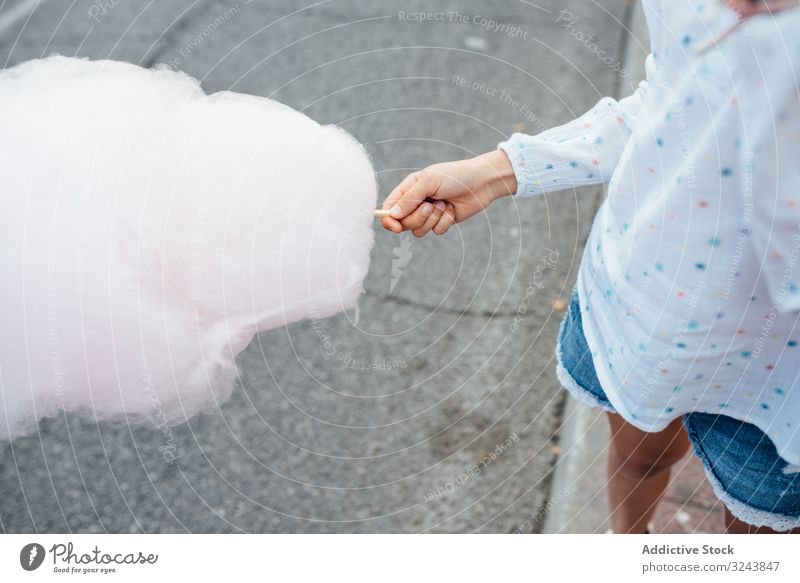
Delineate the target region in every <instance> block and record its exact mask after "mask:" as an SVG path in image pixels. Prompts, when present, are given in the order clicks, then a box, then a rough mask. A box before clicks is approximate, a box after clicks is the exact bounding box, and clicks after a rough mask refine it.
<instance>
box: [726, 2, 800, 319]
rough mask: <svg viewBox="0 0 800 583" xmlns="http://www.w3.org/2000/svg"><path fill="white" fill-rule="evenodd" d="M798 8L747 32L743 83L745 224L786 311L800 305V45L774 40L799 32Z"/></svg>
mask: <svg viewBox="0 0 800 583" xmlns="http://www.w3.org/2000/svg"><path fill="white" fill-rule="evenodd" d="M790 12H794V14H787V15H786V16H784V17H782V18H780V19H776V21H775V22H771V23H764V24H760V25H759V26H758V27H757V28H754V29H753V34H751V35H749V36H748V37H744V36H743V37H742V38H741V39H740V41H741V42H740V47H738V48H739V49H740V51H741V52H740V53H739V55H738V57H739V59H738V60H739V72H738V75H737V77H738V83H737V87H736V100H737V102H738V106H739V108H740V112H741V113H740V115H741V121H742V125H741V129H740V132H741V134H740V135H741V138H740V141H741V146H740V149H739V150H740V156H741V161H740V168H741V169H742V175H741V176H740V184H741V192H742V196H743V205H742V208H743V229H742V232H744V233H745V234H747V235H749V239H750V243H751V245H752V246H753V249H754V251H755V260H756V261H758V262H760V267H761V278H762V280H763V282H764V283H765V284H766V287H767V289H768V290H769V294H770V299H771V300H772V303H773V305H774V306H775V307H776V309H777V310H778V311H780V312H793V311H797V310H800V164H798V159H800V97H799V96H798V89H799V88H800V81H798V79H800V54H799V53H800V51H798V50H797V48H796V46H795V45H792V49H791V51H790V50H787V49H786V48H785V47H786V45H785V43H775V42H774V39H775V38H789V35H791V34H796V27H797V26H800V9H795V10H794V11H790ZM781 27H783V28H786V30H774V28H781ZM778 47H780V48H778Z"/></svg>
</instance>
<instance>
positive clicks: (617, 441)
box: [608, 413, 689, 533]
mask: <svg viewBox="0 0 800 583" xmlns="http://www.w3.org/2000/svg"><path fill="white" fill-rule="evenodd" d="M608 421H609V424H610V425H611V444H610V447H609V452H608V498H609V503H610V506H611V527H612V528H613V529H614V532H615V533H643V532H645V531H646V530H647V523H648V522H649V521H650V519H651V518H652V516H653V512H655V509H656V504H658V501H659V500H660V499H661V496H662V494H663V493H664V489H665V488H666V487H667V483H668V482H669V470H670V468H671V467H672V465H673V464H674V463H675V462H677V461H679V460H680V459H681V458H682V457H683V456H684V455H685V454H686V451H687V450H688V449H689V440H688V438H687V436H686V432H685V431H684V429H683V424H682V423H681V420H680V419H676V420H675V421H673V422H672V423H670V424H669V425H668V426H667V428H666V429H664V430H663V431H660V432H658V433H647V432H645V431H642V430H641V429H638V428H637V427H635V426H633V425H631V424H630V423H628V422H627V421H625V420H624V419H623V418H622V417H620V416H619V415H617V414H614V413H609V414H608Z"/></svg>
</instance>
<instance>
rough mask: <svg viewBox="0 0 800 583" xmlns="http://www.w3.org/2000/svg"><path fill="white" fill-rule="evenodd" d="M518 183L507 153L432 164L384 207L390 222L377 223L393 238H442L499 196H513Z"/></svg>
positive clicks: (397, 190)
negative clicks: (389, 213) (399, 235)
mask: <svg viewBox="0 0 800 583" xmlns="http://www.w3.org/2000/svg"><path fill="white" fill-rule="evenodd" d="M516 190H517V181H516V178H515V177H514V169H513V168H512V167H511V162H509V160H508V156H506V154H505V152H503V151H502V150H496V151H494V152H489V153H488V154H483V155H482V156H477V157H475V158H471V159H469V160H460V161H457V162H445V163H443V164H434V165H433V166H428V167H427V168H425V169H424V170H420V171H419V172H414V173H412V174H409V175H408V176H406V178H405V180H403V181H402V182H401V183H400V184H399V185H398V186H397V187H396V188H395V189H394V190H393V191H392V192H391V193H390V194H389V196H388V197H387V198H386V200H385V201H384V202H383V208H384V209H387V210H388V209H392V216H391V217H385V218H383V219H381V224H382V225H383V228H384V229H387V230H389V231H392V232H394V233H401V232H403V231H409V230H410V231H411V232H412V233H413V234H414V235H415V236H416V237H422V236H423V235H425V234H427V233H428V232H430V231H431V230H433V232H434V233H436V234H437V235H443V234H445V233H446V232H447V230H448V229H449V228H450V227H452V226H453V225H454V224H455V223H460V222H461V221H463V220H465V219H468V218H469V217H471V216H472V215H474V214H476V213H478V212H480V211H482V210H483V209H485V208H486V207H487V206H489V204H490V203H491V202H492V201H494V200H496V199H498V198H501V197H503V196H507V195H509V194H513V193H515V192H516Z"/></svg>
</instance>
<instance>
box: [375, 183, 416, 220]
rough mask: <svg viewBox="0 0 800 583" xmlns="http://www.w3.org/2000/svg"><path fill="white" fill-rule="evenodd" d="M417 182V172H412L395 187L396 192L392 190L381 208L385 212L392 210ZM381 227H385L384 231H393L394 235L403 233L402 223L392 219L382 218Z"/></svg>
mask: <svg viewBox="0 0 800 583" xmlns="http://www.w3.org/2000/svg"><path fill="white" fill-rule="evenodd" d="M416 181H417V172H412V173H411V174H409V175H408V176H406V177H405V178H404V179H403V181H402V182H401V183H400V184H398V185H397V186H395V187H394V190H392V192H390V193H389V196H387V197H386V200H384V201H383V204H382V205H381V208H382V209H383V210H389V209H390V208H392V207H393V206H394V204H395V202H397V200H399V199H400V197H401V196H403V193H405V192H406V191H407V190H408V189H409V188H411V187H412V186H413V184H414V183H415V182H416ZM381 225H382V226H383V228H384V229H386V230H388V231H392V232H394V233H402V232H403V226H402V225H401V224H400V221H398V220H397V219H394V218H392V217H384V218H382V219H381Z"/></svg>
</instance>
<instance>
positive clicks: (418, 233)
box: [411, 200, 445, 237]
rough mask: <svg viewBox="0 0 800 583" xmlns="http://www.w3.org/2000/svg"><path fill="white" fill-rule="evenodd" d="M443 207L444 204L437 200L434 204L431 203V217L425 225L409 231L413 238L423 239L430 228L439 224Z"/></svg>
mask: <svg viewBox="0 0 800 583" xmlns="http://www.w3.org/2000/svg"><path fill="white" fill-rule="evenodd" d="M444 206H445V205H444V202H442V201H441V200H437V201H436V202H435V203H433V213H431V216H429V217H428V220H427V221H425V224H423V225H422V226H421V227H419V228H416V229H414V230H413V231H411V232H412V233H413V234H414V236H415V237H424V236H425V235H427V234H428V232H429V231H430V230H431V229H432V228H434V227H435V226H436V223H438V222H439V219H440V218H441V216H442V213H443V212H444Z"/></svg>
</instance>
